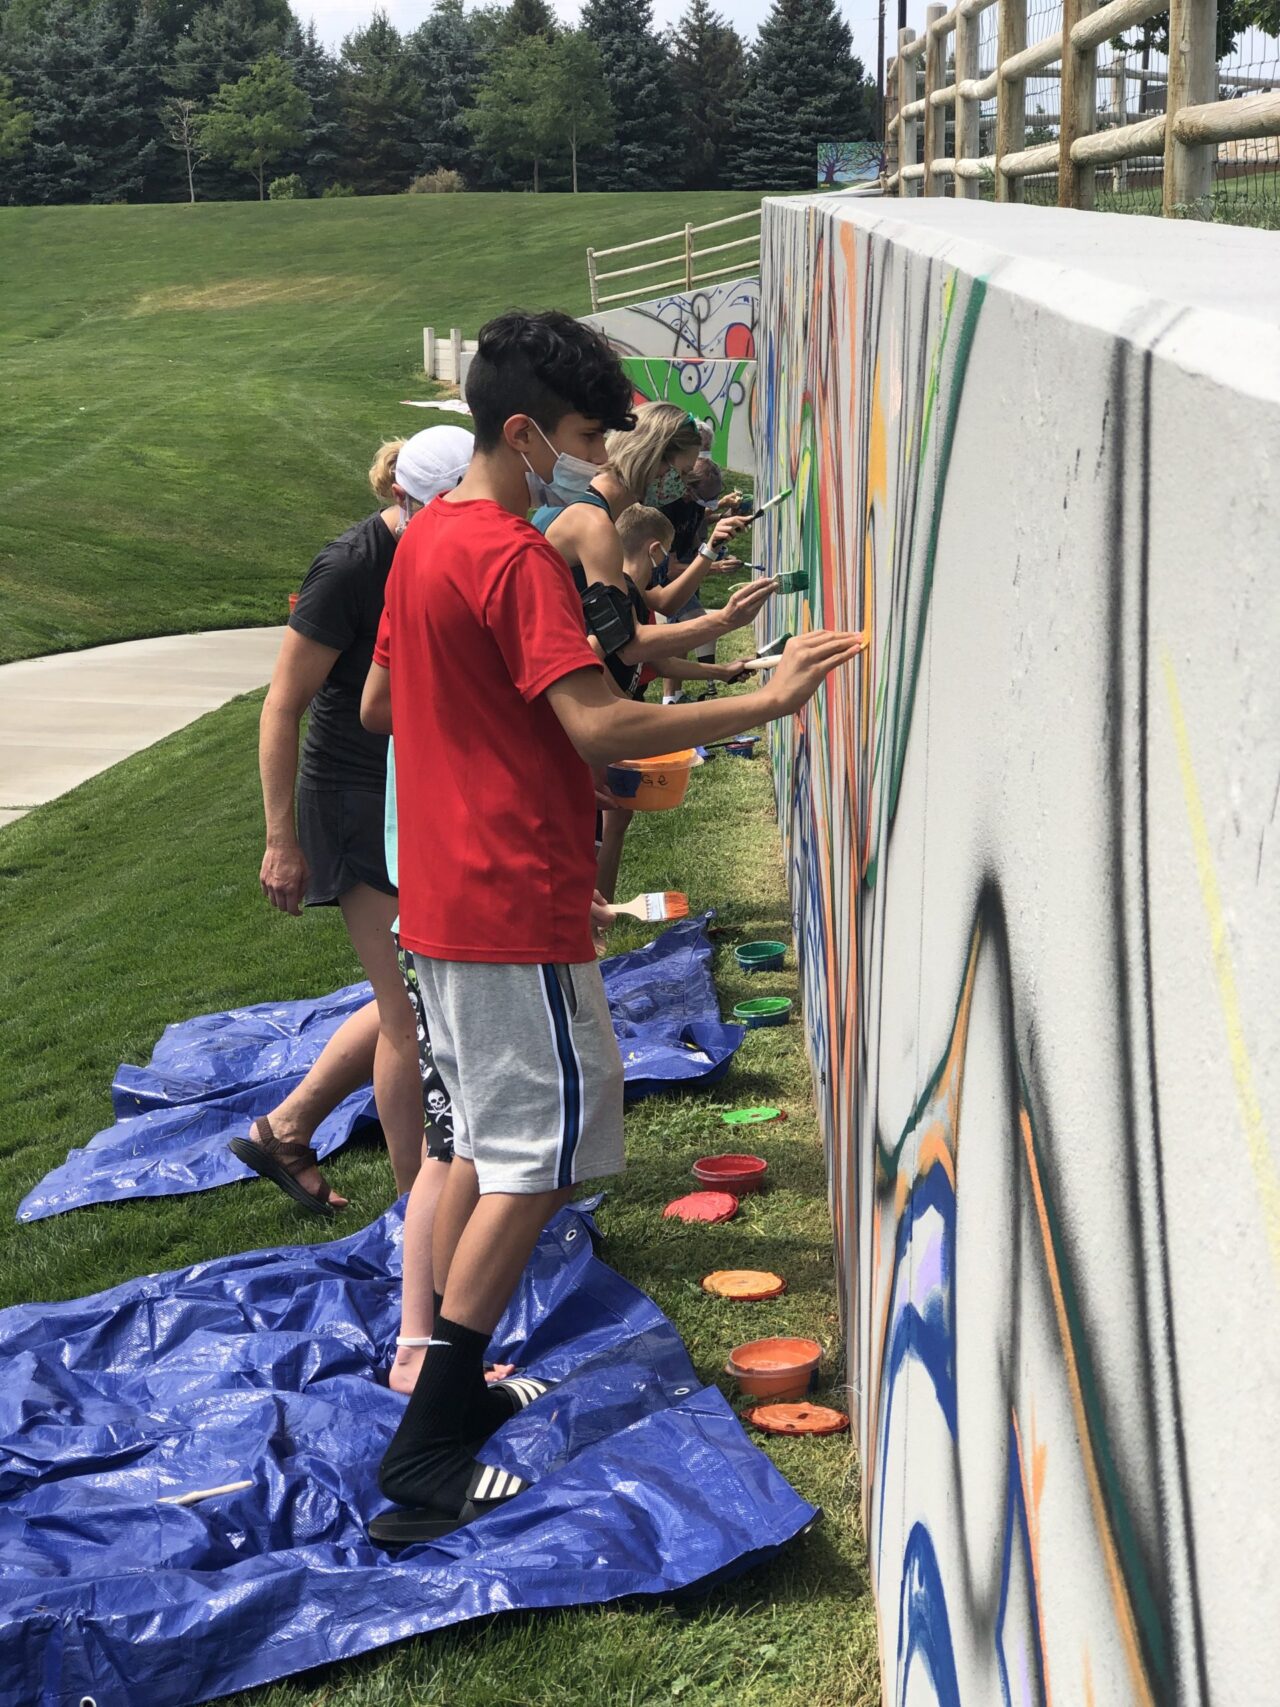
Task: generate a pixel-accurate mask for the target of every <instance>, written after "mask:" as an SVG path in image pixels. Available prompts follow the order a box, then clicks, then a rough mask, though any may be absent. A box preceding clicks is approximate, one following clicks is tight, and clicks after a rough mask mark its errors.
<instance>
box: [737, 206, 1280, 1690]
mask: <svg viewBox="0 0 1280 1707" xmlns="http://www.w3.org/2000/svg"><path fill="white" fill-rule="evenodd" d="M1118 227H1122V229H1117V228H1118ZM1139 228H1141V229H1139ZM1256 235H1257V234H1255V233H1250V232H1240V231H1232V230H1229V229H1225V228H1220V227H1214V228H1209V227H1199V228H1194V227H1189V226H1187V225H1184V224H1182V223H1181V222H1173V221H1169V222H1160V221H1154V220H1153V221H1146V222H1140V221H1117V220H1116V219H1115V218H1114V216H1106V215H1096V216H1087V215H1071V216H1063V215H1060V214H1059V213H1058V212H1057V211H1056V210H1053V209H1038V208H997V207H987V206H982V205H979V204H971V203H953V202H943V201H936V202H921V203H914V204H896V203H895V204H893V206H892V208H891V209H890V211H888V212H886V211H884V204H876V203H874V202H868V203H856V202H850V201H849V200H848V199H847V198H841V199H840V200H838V201H837V200H835V199H833V198H828V199H826V200H823V199H816V200H813V201H811V202H808V203H802V202H797V201H795V200H790V201H786V202H770V203H767V204H766V211H765V219H764V242H763V267H762V281H761V283H762V300H761V326H760V367H759V375H758V392H757V407H758V411H759V430H758V433H757V446H758V464H757V472H758V491H759V492H760V494H761V495H762V496H764V497H768V496H770V495H771V494H772V493H774V492H778V491H781V490H782V489H783V488H784V487H786V486H791V487H793V488H794V497H793V498H792V499H791V500H789V501H788V502H786V503H784V504H782V505H780V506H779V507H778V508H777V509H776V510H774V511H772V512H771V513H770V515H769V517H768V519H767V534H766V537H765V539H764V541H763V542H760V541H759V540H758V541H757V544H758V546H759V545H760V544H761V543H763V550H762V551H761V552H760V555H762V556H763V557H764V558H765V560H766V561H767V562H768V563H769V564H770V566H771V567H772V568H773V569H774V570H779V571H780V570H793V569H797V568H803V569H805V570H806V571H807V573H808V589H809V590H808V592H807V594H805V595H798V596H794V597H789V598H779V599H777V600H776V601H774V606H773V609H772V614H771V616H770V619H769V620H770V624H771V626H772V630H773V632H775V633H776V632H781V631H782V630H783V629H790V630H792V631H793V632H799V631H802V630H803V629H805V628H808V627H815V626H820V625H825V626H828V627H841V628H850V629H865V630H867V631H868V633H869V636H870V645H869V647H868V650H867V652H866V653H865V654H864V656H863V659H862V660H861V661H860V662H859V663H858V664H857V665H856V666H854V667H852V668H850V669H848V670H846V671H844V672H842V673H840V674H839V675H837V676H834V677H832V678H831V679H830V681H829V682H828V684H827V686H826V688H825V689H824V690H823V692H822V693H821V694H820V696H819V697H818V698H817V699H816V700H815V701H814V702H813V704H812V705H811V706H810V707H809V708H808V710H807V711H806V712H805V714H804V715H803V716H802V717H800V718H797V719H794V720H792V721H790V722H788V723H786V724H783V725H775V726H774V730H775V734H774V738H773V743H772V756H773V764H774V769H775V778H776V785H777V797H778V810H779V820H780V823H781V826H782V833H783V839H784V845H785V852H786V858H787V869H788V873H789V879H790V885H791V899H792V907H793V912H794V923H795V939H796V944H797V948H798V951H799V958H800V962H801V967H802V979H803V991H804V1002H805V1021H806V1030H807V1036H808V1042H809V1049H810V1054H811V1059H812V1064H813V1070H814V1084H815V1091H816V1095H817V1098H818V1102H819V1108H820V1114H821V1120H822V1125H823V1130H824V1137H825V1141H826V1147H827V1154H828V1158H829V1163H830V1170H831V1182H830V1183H831V1198H832V1208H833V1216H834V1221H835V1229H836V1240H837V1261H838V1266H839V1274H840V1282H841V1295H842V1301H843V1307H844V1324H845V1350H846V1356H847V1364H848V1372H847V1377H846V1378H847V1380H848V1383H849V1386H850V1390H851V1393H852V1395H853V1399H854V1402H855V1409H856V1414H857V1425H858V1438H859V1445H860V1450H861V1456H862V1464H863V1489H864V1495H863V1498H864V1526H865V1531H866V1539H867V1545H868V1548H869V1552H870V1559H871V1566H872V1572H873V1580H874V1585H875V1593H876V1601H877V1610H878V1617H879V1626H880V1643H881V1665H882V1677H883V1691H884V1697H885V1700H886V1701H888V1702H892V1703H894V1704H896V1707H915V1704H916V1703H925V1702H937V1703H942V1704H944V1707H955V1704H959V1703H964V1704H966V1707H996V1704H1000V1703H1005V1704H1015V1703H1016V1704H1018V1707H1031V1704H1042V1707H1049V1704H1050V1703H1055V1702H1056V1703H1057V1704H1058V1707H1063V1704H1067V1707H1089V1704H1093V1703H1096V1704H1097V1707H1104V1704H1107V1707H1110V1704H1113V1703H1130V1702H1134V1703H1146V1704H1148V1707H1168V1704H1172V1703H1175V1702H1176V1703H1182V1702H1194V1703H1207V1702H1209V1701H1210V1700H1212V1701H1213V1702H1214V1703H1215V1704H1220V1703H1236V1704H1239V1707H1252V1704H1254V1703H1258V1702H1262V1701H1270V1700H1275V1699H1277V1698H1278V1697H1277V1685H1276V1677H1277V1676H1280V1590H1278V1589H1277V1584H1278V1583H1280V1455H1278V1454H1277V1451H1276V1444H1277V1442H1278V1441H1280V1185H1278V1183H1277V1173H1276V1158H1275V1152H1274V1148H1273V1145H1274V1143H1275V1133H1276V1126H1277V1114H1278V1112H1280V1047H1278V1045H1280V1037H1277V1013H1278V1011H1280V1003H1277V1000H1276V993H1277V985H1276V974H1275V967H1276V965H1278V964H1280V909H1277V907H1276V905H1275V894H1276V888H1277V882H1276V880H1277V875H1278V873H1277V853H1276V849H1277V845H1278V844H1280V829H1278V828H1277V822H1278V820H1277V816H1276V814H1277V804H1276V802H1277V798H1278V797H1280V783H1278V780H1277V779H1278V778H1280V685H1278V684H1280V671H1277V669H1276V668H1275V658H1274V652H1275V641H1276V638H1277V636H1280V579H1278V578H1277V576H1276V574H1275V562H1276V546H1275V542H1276V539H1277V538H1278V537H1280V495H1278V489H1277V484H1276V481H1275V470H1276V469H1277V468H1280V327H1278V325H1277V317H1276V314H1275V311H1274V285H1273V284H1270V283H1268V277H1269V273H1268V269H1270V268H1271V267H1272V266H1273V264H1274V263H1273V261H1272V259H1271V255H1270V251H1268V250H1266V249H1265V248H1264V245H1263V244H1258V243H1252V242H1250V241H1248V240H1249V239H1250V238H1253V237H1255V236H1256ZM1242 239H1243V240H1244V241H1241V240H1242ZM1264 241H1265V240H1264ZM1082 255H1084V256H1087V257H1088V259H1087V263H1086V262H1082V260H1081V257H1082ZM944 257H945V258H944ZM959 257H962V258H963V259H962V260H961V259H959ZM1082 267H1087V270H1081V269H1082ZM1152 280H1157V281H1160V283H1161V285H1162V287H1163V288H1166V289H1167V288H1171V287H1172V286H1173V284H1174V283H1175V282H1177V281H1181V282H1180V284H1179V285H1178V288H1179V289H1181V291H1182V296H1181V298H1180V300H1179V301H1177V302H1175V303H1173V304H1171V303H1170V302H1168V301H1163V300H1157V299H1154V298H1152V297H1151V296H1150V294H1149V289H1150V282H1151V281H1152ZM1223 280H1230V281H1231V291H1232V296H1231V301H1230V303H1229V304H1227V303H1224V304H1221V305H1219V304H1218V303H1217V302H1216V300H1215V293H1216V292H1219V291H1221V290H1222V288H1223V286H1222V284H1221V281H1223ZM1268 293H1270V295H1268ZM1269 301H1270V302H1271V304H1272V306H1271V308H1270V309H1269V310H1268V309H1267V307H1266V305H1267V303H1268V302H1269ZM1227 308H1230V309H1231V310H1232V311H1233V312H1234V313H1236V314H1237V315H1240V316H1247V319H1246V318H1241V319H1238V320H1236V321H1234V322H1233V321H1232V320H1231V319H1229V318H1228V317H1227V314H1226V312H1225V310H1226V309H1227ZM1228 445H1230V446H1231V449H1230V452H1229V453H1228V451H1227V449H1226V447H1227V446H1228ZM767 637H768V636H767V635H766V636H764V638H767Z"/></svg>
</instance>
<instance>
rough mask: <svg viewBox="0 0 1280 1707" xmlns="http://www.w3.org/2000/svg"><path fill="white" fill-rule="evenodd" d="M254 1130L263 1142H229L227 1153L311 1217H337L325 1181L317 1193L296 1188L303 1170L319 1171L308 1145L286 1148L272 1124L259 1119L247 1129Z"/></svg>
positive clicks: (299, 1186)
mask: <svg viewBox="0 0 1280 1707" xmlns="http://www.w3.org/2000/svg"><path fill="white" fill-rule="evenodd" d="M253 1126H256V1127H257V1128H258V1130H259V1131H260V1132H261V1133H262V1142H261V1143H260V1144H255V1143H254V1141H253V1139H252V1138H232V1139H231V1140H230V1142H229V1143H228V1144H227V1149H228V1150H230V1152H231V1154H232V1155H233V1156H234V1157H235V1159H236V1160H237V1161H238V1162H243V1163H244V1165H245V1167H246V1168H252V1169H253V1171H254V1173H255V1174H259V1175H260V1176H261V1177H262V1178H263V1179H266V1180H270V1181H271V1183H272V1185H278V1186H279V1187H280V1190H281V1191H283V1192H284V1193H285V1195H286V1196H287V1197H291V1198H292V1199H293V1201H294V1202H295V1203H297V1204H299V1205H300V1206H301V1207H302V1208H303V1209H305V1210H307V1211H308V1212H309V1213H310V1214H312V1215H321V1216H323V1217H324V1218H325V1219H326V1220H329V1219H331V1218H332V1217H333V1216H334V1215H336V1214H337V1211H336V1210H335V1209H334V1207H333V1205H332V1204H331V1203H330V1202H329V1196H330V1186H329V1182H328V1180H322V1181H321V1185H320V1190H319V1191H318V1192H313V1191H308V1190H307V1189H306V1187H305V1186H301V1185H299V1184H298V1181H297V1179H296V1177H295V1176H296V1175H297V1174H299V1173H301V1172H302V1170H303V1169H304V1168H318V1167H319V1165H320V1158H319V1157H318V1156H317V1155H316V1153H315V1151H314V1150H313V1149H312V1148H311V1146H310V1145H309V1144H286V1143H283V1142H282V1141H281V1140H280V1139H279V1138H277V1137H276V1135H275V1133H274V1132H273V1131H272V1130H271V1122H270V1121H269V1120H268V1119H267V1118H266V1117H265V1115H260V1116H259V1117H258V1119H257V1120H255V1121H254V1122H253V1125H252V1126H251V1127H250V1131H252V1129H253Z"/></svg>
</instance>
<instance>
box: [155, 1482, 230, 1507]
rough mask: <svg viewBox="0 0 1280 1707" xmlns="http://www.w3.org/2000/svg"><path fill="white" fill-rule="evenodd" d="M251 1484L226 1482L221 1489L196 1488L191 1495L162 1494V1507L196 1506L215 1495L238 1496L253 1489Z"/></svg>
mask: <svg viewBox="0 0 1280 1707" xmlns="http://www.w3.org/2000/svg"><path fill="white" fill-rule="evenodd" d="M252 1486H253V1483H252V1482H251V1481H249V1482H224V1483H223V1484H222V1486H221V1487H220V1488H195V1489H193V1490H192V1492H191V1493H189V1494H161V1496H160V1501H159V1503H160V1504H161V1505H195V1504H196V1503H197V1502H198V1501H199V1500H211V1499H212V1498H213V1497H214V1495H215V1494H238V1493H239V1492H240V1491H241V1489H242V1488H251V1487H252Z"/></svg>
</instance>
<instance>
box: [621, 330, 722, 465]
mask: <svg viewBox="0 0 1280 1707" xmlns="http://www.w3.org/2000/svg"><path fill="white" fill-rule="evenodd" d="M694 361H696V358H695V357H692V356H685V357H679V358H677V359H675V360H674V361H672V360H667V359H666V358H664V357H661V356H623V358H622V369H623V372H624V373H625V374H626V376H627V378H628V379H629V380H630V381H631V385H632V388H633V389H634V390H636V391H638V392H640V393H641V394H642V396H644V397H646V398H647V399H648V400H649V402H650V403H674V404H675V405H676V407H677V408H679V409H684V410H686V411H687V412H688V413H689V414H690V415H692V416H693V418H694V420H696V421H710V422H711V423H712V425H713V426H714V427H715V429H716V436H715V438H714V439H713V440H712V443H711V454H712V456H713V457H714V458H715V460H716V461H717V462H718V463H719V464H720V466H721V467H722V468H725V467H727V466H728V459H729V427H730V423H731V422H732V420H733V415H734V405H733V404H732V403H731V402H730V401H729V396H728V388H726V392H725V403H724V413H723V415H722V416H719V417H717V415H716V413H715V411H714V410H713V409H711V408H710V407H709V405H708V403H707V400H706V398H705V397H704V396H703V394H702V392H701V391H686V390H685V389H684V387H683V385H681V383H680V372H681V369H682V368H686V367H688V366H690V364H691V363H692V362H694ZM746 366H747V363H746V362H745V361H741V362H739V363H738V365H737V366H736V367H735V368H734V370H733V374H732V376H731V383H741V380H742V375H743V371H744V370H745V368H746Z"/></svg>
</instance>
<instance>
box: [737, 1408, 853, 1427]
mask: <svg viewBox="0 0 1280 1707" xmlns="http://www.w3.org/2000/svg"><path fill="white" fill-rule="evenodd" d="M742 1414H743V1416H744V1417H745V1418H746V1419H747V1421H748V1422H749V1423H750V1424H751V1426H752V1427H753V1428H759V1429H763V1430H764V1432H765V1433H766V1434H843V1433H844V1431H845V1429H847V1428H848V1426H849V1418H848V1417H847V1416H846V1415H845V1413H844V1412H843V1411H837V1410H833V1409H832V1408H831V1406H830V1405H809V1404H799V1405H753V1406H752V1407H751V1409H750V1410H749V1411H743V1413H742Z"/></svg>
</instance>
